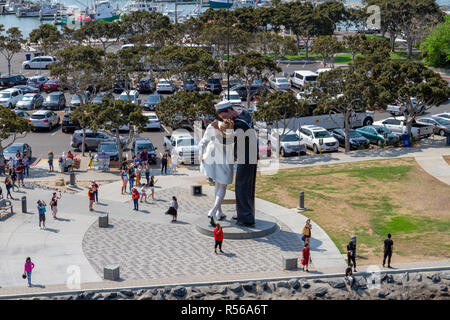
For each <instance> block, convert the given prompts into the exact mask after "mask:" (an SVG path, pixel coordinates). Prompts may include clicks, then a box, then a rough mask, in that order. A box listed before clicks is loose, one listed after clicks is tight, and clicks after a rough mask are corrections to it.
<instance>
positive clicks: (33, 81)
mask: <svg viewBox="0 0 450 320" xmlns="http://www.w3.org/2000/svg"><path fill="white" fill-rule="evenodd" d="M48 80H49V79H48V77H45V76H33V77H31V78H28V80H27V85H29V86H33V87H36V88H39V90H41V91H42V87H43V86H44V83H46V82H47V81H48Z"/></svg>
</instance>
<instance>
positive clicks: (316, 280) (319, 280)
mask: <svg viewBox="0 0 450 320" xmlns="http://www.w3.org/2000/svg"><path fill="white" fill-rule="evenodd" d="M313 282H314V283H325V281H323V280H321V279H314V280H313Z"/></svg>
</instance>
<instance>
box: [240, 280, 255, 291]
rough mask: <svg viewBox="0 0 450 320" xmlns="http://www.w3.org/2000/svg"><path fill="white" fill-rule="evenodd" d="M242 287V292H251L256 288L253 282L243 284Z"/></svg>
mask: <svg viewBox="0 0 450 320" xmlns="http://www.w3.org/2000/svg"><path fill="white" fill-rule="evenodd" d="M242 286H243V287H244V290H246V291H253V290H255V288H256V283H255V282H253V281H250V282H247V283H244V284H243V285H242Z"/></svg>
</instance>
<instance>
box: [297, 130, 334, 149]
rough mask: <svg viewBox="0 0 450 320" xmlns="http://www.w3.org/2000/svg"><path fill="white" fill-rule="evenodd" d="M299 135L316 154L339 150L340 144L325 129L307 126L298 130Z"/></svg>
mask: <svg viewBox="0 0 450 320" xmlns="http://www.w3.org/2000/svg"><path fill="white" fill-rule="evenodd" d="M297 134H298V135H299V137H300V139H301V140H302V142H303V143H305V144H306V146H307V147H308V148H311V149H312V150H313V151H314V152H315V153H321V152H326V151H337V150H338V147H339V142H338V141H337V139H336V138H335V137H333V136H332V135H331V134H330V133H329V132H328V131H327V130H326V129H325V128H322V127H318V126H314V125H306V126H302V127H301V128H300V130H297Z"/></svg>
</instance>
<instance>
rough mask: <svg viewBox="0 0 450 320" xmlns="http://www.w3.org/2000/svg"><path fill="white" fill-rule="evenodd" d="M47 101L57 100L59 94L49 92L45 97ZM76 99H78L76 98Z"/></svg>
mask: <svg viewBox="0 0 450 320" xmlns="http://www.w3.org/2000/svg"><path fill="white" fill-rule="evenodd" d="M45 100H47V101H58V100H59V96H57V95H55V94H50V95H48V96H47V99H45ZM74 100H75V99H72V101H74ZM77 101H78V100H77Z"/></svg>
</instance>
